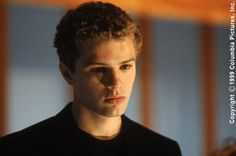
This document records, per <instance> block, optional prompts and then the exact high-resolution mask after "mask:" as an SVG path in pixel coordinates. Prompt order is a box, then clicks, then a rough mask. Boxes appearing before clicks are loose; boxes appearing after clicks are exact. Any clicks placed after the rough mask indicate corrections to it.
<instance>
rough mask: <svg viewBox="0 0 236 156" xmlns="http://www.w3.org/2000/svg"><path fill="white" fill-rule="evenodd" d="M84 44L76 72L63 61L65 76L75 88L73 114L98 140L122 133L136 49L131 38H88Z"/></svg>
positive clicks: (133, 74) (61, 67)
mask: <svg viewBox="0 0 236 156" xmlns="http://www.w3.org/2000/svg"><path fill="white" fill-rule="evenodd" d="M85 45H86V48H84V50H83V52H82V54H81V56H80V58H78V59H77V60H76V62H75V64H76V66H75V72H73V73H72V72H71V71H70V70H69V69H68V68H67V67H66V66H65V65H64V64H63V63H62V62H61V63H60V69H61V72H62V75H63V76H64V78H65V80H66V81H67V82H68V83H69V84H70V85H72V87H73V90H74V103H73V105H72V113H73V116H74V118H75V119H76V121H77V123H79V124H78V127H79V128H81V129H82V130H84V131H86V132H87V133H89V134H91V135H92V136H94V137H96V138H98V139H104V140H106V139H111V138H113V137H115V136H116V135H117V134H118V133H119V130H120V127H121V115H122V114H124V112H125V110H126V108H127V105H128V101H129V97H130V94H131V90H132V87H133V83H134V80H135V74H136V66H135V63H136V50H135V47H134V44H133V40H132V39H131V38H130V37H125V38H123V39H112V40H108V41H105V42H101V43H98V42H96V41H93V40H88V41H87V42H86V43H85ZM114 98H120V99H121V100H120V101H119V100H114Z"/></svg>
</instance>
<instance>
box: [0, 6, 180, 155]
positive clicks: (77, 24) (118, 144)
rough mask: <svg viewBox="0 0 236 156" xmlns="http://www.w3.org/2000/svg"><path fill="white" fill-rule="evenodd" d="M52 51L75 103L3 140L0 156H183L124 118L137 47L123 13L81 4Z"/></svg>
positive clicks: (136, 32)
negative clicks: (72, 92)
mask: <svg viewBox="0 0 236 156" xmlns="http://www.w3.org/2000/svg"><path fill="white" fill-rule="evenodd" d="M55 47H56V48H57V53H58V55H59V59H60V70H61V73H62V75H63V77H64V78H65V80H66V81H67V83H69V84H70V85H71V86H72V87H73V91H74V101H73V102H71V103H69V104H68V105H67V106H66V107H65V108H64V109H63V110H62V111H61V112H60V113H59V114H57V115H56V116H54V117H51V118H49V119H47V120H45V121H42V122H40V123H38V124H35V125H33V126H31V127H29V128H26V129H24V130H22V131H19V132H16V133H13V134H10V135H8V136H5V137H3V138H1V139H0V154H5V153H7V154H5V155H11V154H12V155H14V154H15V155H58V154H59V155H68V156H69V155H79V156H95V155H96V156H97V155H98V156H99V155H103V156H108V155H109V156H124V155H127V156H180V155H181V152H180V149H179V146H178V144H177V143H176V142H175V141H173V140H171V139H168V138H166V137H164V136H161V135H159V134H157V133H155V132H153V131H151V130H148V129H147V128H144V127H143V126H141V125H139V124H137V123H135V122H133V121H131V120H130V119H128V118H127V117H126V116H124V115H123V114H124V112H125V110H126V107H127V105H128V101H129V97H130V94H131V90H132V86H133V82H134V79H135V72H136V66H135V62H136V57H137V53H138V51H139V50H140V47H141V34H140V30H139V27H138V26H137V25H136V24H135V23H134V22H133V21H132V20H131V18H130V17H129V15H127V14H126V12H124V11H123V10H122V9H121V8H119V7H116V6H114V5H113V4H110V3H102V2H88V3H84V4H82V5H80V6H79V7H78V8H76V9H74V10H70V11H68V12H67V13H66V14H65V16H64V17H63V18H62V20H61V22H60V23H59V24H58V26H57V33H56V36H55Z"/></svg>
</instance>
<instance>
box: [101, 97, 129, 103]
mask: <svg viewBox="0 0 236 156" xmlns="http://www.w3.org/2000/svg"><path fill="white" fill-rule="evenodd" d="M124 100H125V97H124V96H119V97H111V98H106V99H105V100H104V101H105V102H106V103H109V104H113V105H117V104H120V103H121V102H123V101H124Z"/></svg>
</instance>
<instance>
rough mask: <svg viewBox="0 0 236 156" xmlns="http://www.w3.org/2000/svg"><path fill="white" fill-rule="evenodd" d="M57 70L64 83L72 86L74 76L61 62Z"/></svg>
mask: <svg viewBox="0 0 236 156" xmlns="http://www.w3.org/2000/svg"><path fill="white" fill-rule="evenodd" d="M59 68H60V71H61V74H62V76H63V77H64V79H65V80H66V82H67V83H68V84H70V85H73V81H74V77H73V75H74V74H73V73H72V71H71V70H70V69H69V68H68V67H67V66H66V65H65V64H64V63H63V62H62V61H60V64H59Z"/></svg>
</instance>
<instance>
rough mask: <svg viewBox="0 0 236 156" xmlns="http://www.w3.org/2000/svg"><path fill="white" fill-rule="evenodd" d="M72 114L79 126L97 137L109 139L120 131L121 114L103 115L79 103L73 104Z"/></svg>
mask: <svg viewBox="0 0 236 156" xmlns="http://www.w3.org/2000/svg"><path fill="white" fill-rule="evenodd" d="M72 114H73V117H74V118H75V120H76V121H77V124H78V127H79V128H80V129H82V130H83V131H85V132H87V133H89V134H90V135H92V136H93V137H95V138H97V139H101V140H109V139H112V138H114V137H115V136H117V135H118V134H119V132H120V128H121V117H120V116H117V117H106V116H102V115H100V114H98V113H96V112H93V111H91V110H89V109H88V108H86V107H84V106H83V105H82V104H77V103H73V104H72Z"/></svg>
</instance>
